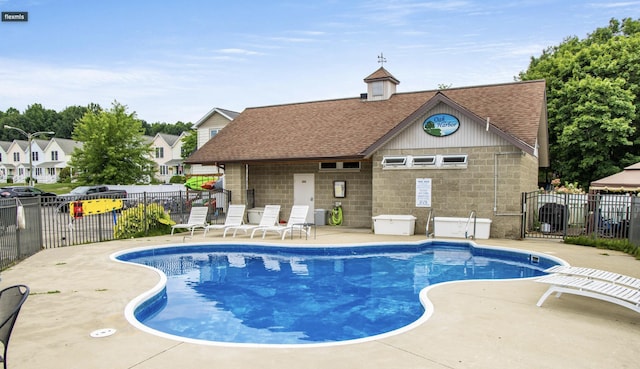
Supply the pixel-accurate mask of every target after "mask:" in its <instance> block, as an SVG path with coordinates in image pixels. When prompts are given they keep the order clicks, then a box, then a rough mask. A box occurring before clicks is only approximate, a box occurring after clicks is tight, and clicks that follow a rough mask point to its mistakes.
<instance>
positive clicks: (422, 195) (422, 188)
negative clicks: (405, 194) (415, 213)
mask: <svg viewBox="0 0 640 369" xmlns="http://www.w3.org/2000/svg"><path fill="white" fill-rule="evenodd" d="M416 207H417V208H430V207H431V178H416Z"/></svg>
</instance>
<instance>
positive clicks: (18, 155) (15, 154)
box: [13, 152, 20, 161]
mask: <svg viewBox="0 0 640 369" xmlns="http://www.w3.org/2000/svg"><path fill="white" fill-rule="evenodd" d="M13 161H20V153H19V152H14V153H13Z"/></svg>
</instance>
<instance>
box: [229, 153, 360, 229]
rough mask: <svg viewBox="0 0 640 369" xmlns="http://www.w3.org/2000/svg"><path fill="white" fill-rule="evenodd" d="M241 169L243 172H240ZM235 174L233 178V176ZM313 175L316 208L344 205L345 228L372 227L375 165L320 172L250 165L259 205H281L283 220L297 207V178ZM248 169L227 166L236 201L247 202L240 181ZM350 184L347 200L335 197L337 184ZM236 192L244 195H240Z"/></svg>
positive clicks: (316, 168)
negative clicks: (294, 191)
mask: <svg viewBox="0 0 640 369" xmlns="http://www.w3.org/2000/svg"><path fill="white" fill-rule="evenodd" d="M239 168H241V169H239ZM232 173H233V175H232ZM296 173H313V174H314V176H315V180H314V182H315V186H314V187H315V198H314V203H315V208H316V209H326V210H330V209H332V208H333V206H334V204H335V202H336V201H339V202H341V203H342V209H343V225H344V226H346V227H371V163H369V162H363V163H361V168H360V170H359V171H358V170H336V171H320V170H319V165H318V163H308V164H268V165H267V164H264V165H249V188H250V189H254V190H255V205H256V207H262V206H264V205H267V204H280V206H281V208H282V211H281V213H280V217H281V218H282V219H285V220H286V219H288V218H289V213H290V211H291V207H292V206H293V175H294V174H296ZM240 175H242V176H243V175H244V166H241V165H238V164H230V165H227V168H226V175H225V176H226V177H227V179H226V181H227V182H226V184H227V187H228V188H229V187H230V186H231V187H232V188H229V189H232V190H233V201H234V202H236V199H237V200H239V201H242V203H244V202H245V201H246V194H245V189H244V187H243V186H242V185H240V184H239V181H238V180H237V179H238V178H240ZM335 180H342V181H346V183H347V192H346V197H345V198H334V197H333V181H335ZM236 188H241V189H242V190H241V191H238V193H237V192H236Z"/></svg>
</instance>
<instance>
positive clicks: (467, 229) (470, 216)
mask: <svg viewBox="0 0 640 369" xmlns="http://www.w3.org/2000/svg"><path fill="white" fill-rule="evenodd" d="M471 218H473V236H469V223H471ZM476 219H477V217H476V211H475V210H471V213H470V214H469V219H467V225H466V227H465V228H464V238H471V239H472V240H475V239H476Z"/></svg>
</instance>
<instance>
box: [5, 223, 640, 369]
mask: <svg viewBox="0 0 640 369" xmlns="http://www.w3.org/2000/svg"><path fill="white" fill-rule="evenodd" d="M424 238H425V236H424V235H418V236H383V235H374V234H372V233H371V232H369V231H363V230H353V229H344V228H340V227H329V226H327V227H318V229H317V237H316V239H309V240H305V239H294V240H290V239H288V240H285V241H283V242H284V243H288V244H289V243H297V244H302V245H306V244H342V243H362V242H394V241H408V240H412V241H417V240H422V239H424ZM238 240H241V241H248V242H262V240H261V239H254V240H251V239H248V238H247V237H238V238H235V239H234V238H229V237H227V238H224V239H223V238H222V237H221V236H218V235H212V234H209V235H208V236H207V238H206V241H207V242H220V243H223V242H233V241H238ZM203 241H205V239H204V238H203V237H202V232H201V231H200V232H196V234H195V235H194V237H193V238H192V239H190V238H189V237H184V234H177V235H174V236H168V235H167V236H159V237H148V238H141V239H132V240H125V241H111V242H105V243H95V244H88V245H82V246H72V247H63V248H56V249H46V250H43V251H41V252H39V253H38V254H36V255H34V256H32V257H30V258H28V259H27V260H24V261H22V262H21V263H19V264H18V265H16V266H13V267H11V268H9V269H8V270H5V271H3V272H2V281H1V282H0V283H1V284H2V287H6V286H9V285H12V284H18V283H21V284H26V285H28V286H29V287H30V288H31V296H30V297H29V298H28V300H27V302H26V303H25V305H24V307H23V309H22V311H21V313H20V316H19V317H18V321H17V323H16V326H15V328H14V331H13V335H12V337H11V343H10V345H9V353H8V355H7V356H8V364H9V365H8V366H9V367H10V368H12V369H32V368H33V369H36V368H38V369H40V368H49V369H57V368H60V369H73V368H78V369H80V368H82V369H86V368H93V369H99V368H105V369H107V368H108V369H114V368H115V369H129V368H131V369H169V368H171V369H175V368H181V369H182V368H205V367H218V368H247V369H249V368H251V369H254V368H262V369H268V368H279V369H281V368H332V369H340V368H349V369H352V368H368V369H375V368H385V369H387V368H394V369H397V368H538V369H539V368H637V367H638V366H639V365H640V363H639V361H638V356H637V355H638V351H639V350H640V314H638V313H635V312H633V311H631V310H629V309H625V308H623V307H620V306H618V305H615V304H611V303H607V302H604V301H600V300H595V299H591V298H585V297H580V296H575V295H568V294H565V295H563V296H562V297H561V298H560V299H556V298H549V299H548V300H547V301H546V302H545V304H544V305H543V306H542V307H537V306H536V302H537V301H538V298H539V297H540V296H541V295H542V294H543V293H544V291H545V290H546V288H547V286H546V285H544V284H541V283H535V282H534V281H532V280H520V281H470V282H460V283H449V284H443V285H438V286H436V287H434V288H432V289H431V290H430V292H429V298H430V299H431V301H432V302H433V304H434V307H435V311H434V313H433V315H432V316H431V318H430V319H429V320H428V321H427V322H425V323H424V324H422V325H420V326H418V327H417V328H415V329H413V330H410V331H408V332H405V333H402V334H399V335H395V336H392V337H387V338H384V339H380V340H377V341H371V342H366V343H358V344H352V345H341V346H335V347H316V348H304V347H301V348H235V347H227V346H205V345H197V344H191V343H184V342H178V341H173V340H169V339H164V338H160V337H157V336H153V335H150V334H148V333H145V332H143V331H140V330H138V329H136V328H134V327H133V326H131V325H130V324H129V323H128V322H127V321H126V319H125V317H124V308H125V306H126V304H127V303H128V302H129V301H131V300H132V299H133V298H134V297H136V296H137V295H139V294H140V293H142V292H143V291H145V290H148V289H150V288H151V287H153V286H154V285H155V284H156V283H157V282H158V276H157V274H156V273H155V272H153V271H151V270H148V269H145V268H141V267H134V266H130V265H125V264H122V263H117V262H113V261H111V260H110V259H109V255H110V254H112V253H113V252H115V251H119V250H124V249H129V248H134V247H142V246H153V245H166V244H181V243H183V242H203ZM267 241H268V242H280V241H279V240H278V239H276V238H275V237H268V238H267ZM476 243H478V244H480V245H492V246H502V247H510V248H517V249H524V250H531V251H537V252H542V253H547V254H550V255H554V256H556V257H559V258H562V259H564V260H566V261H567V262H569V263H570V264H572V265H577V266H585V267H591V268H598V269H605V270H610V271H615V272H618V273H622V274H626V275H630V276H634V277H640V261H637V260H635V259H634V258H632V257H631V256H628V255H626V254H623V253H620V252H615V251H609V250H600V249H595V248H590V247H583V246H572V245H565V244H563V243H562V242H561V241H558V240H541V239H537V240H524V241H515V240H502V239H489V240H478V241H476ZM102 328H115V329H116V330H117V331H116V333H115V334H113V335H111V336H108V337H103V338H92V337H91V336H90V333H91V332H93V331H95V330H98V329H102Z"/></svg>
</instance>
